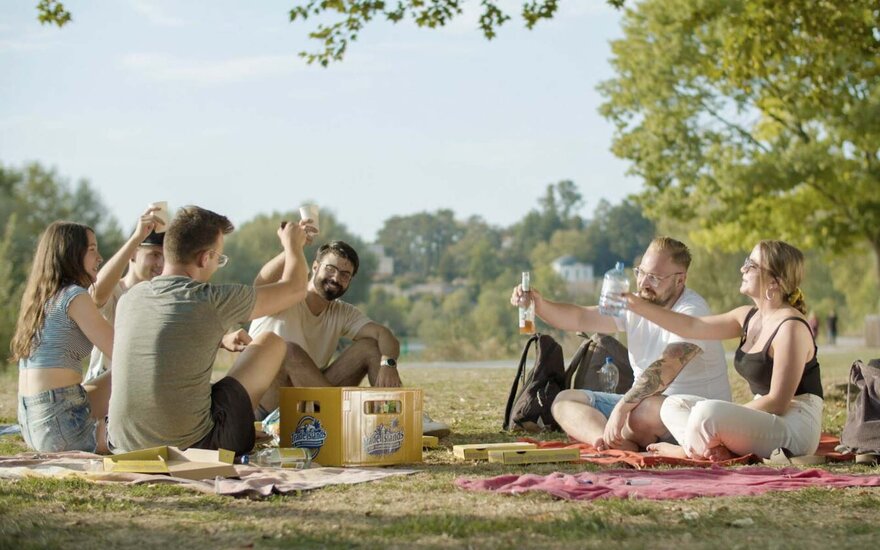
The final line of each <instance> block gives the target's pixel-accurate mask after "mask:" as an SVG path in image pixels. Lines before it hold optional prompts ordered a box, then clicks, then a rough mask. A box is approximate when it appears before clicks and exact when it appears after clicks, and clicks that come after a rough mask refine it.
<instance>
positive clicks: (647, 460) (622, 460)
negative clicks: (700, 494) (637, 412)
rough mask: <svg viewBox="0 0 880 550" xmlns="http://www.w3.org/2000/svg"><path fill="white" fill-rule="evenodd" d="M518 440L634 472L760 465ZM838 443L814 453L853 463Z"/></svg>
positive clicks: (826, 438)
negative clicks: (565, 450)
mask: <svg viewBox="0 0 880 550" xmlns="http://www.w3.org/2000/svg"><path fill="white" fill-rule="evenodd" d="M520 441H526V442H528V443H534V444H535V445H537V446H538V448H543V449H559V448H577V449H580V452H581V462H589V463H591V464H599V465H602V466H612V465H627V466H631V467H633V468H636V469H641V468H651V467H654V466H694V467H701V468H710V467H712V466H713V465H718V466H733V465H737V464H756V463H759V462H761V458H760V457H758V456H757V455H753V454H749V455H744V456H738V457H734V458H731V459H730V460H724V461H721V462H712V461H710V460H697V459H692V458H673V457H668V456H656V455H653V454H650V453H636V452H632V451H620V450H617V449H607V450H604V451H599V450H597V449H596V448H595V447H593V446H592V445H590V444H588V443H580V442H578V441H575V440H571V441H570V442H568V443H566V442H563V441H537V440H534V439H530V438H520ZM839 444H840V440H839V439H838V438H837V436H834V435H831V434H822V436H821V438H820V439H819V448H818V450H817V451H816V454H817V455H819V456H823V457H825V459H826V460H827V461H828V462H849V461H852V460H853V459H854V458H855V455H853V454H848V453H840V452H837V451H835V450H834V448H835V447H837V445H839Z"/></svg>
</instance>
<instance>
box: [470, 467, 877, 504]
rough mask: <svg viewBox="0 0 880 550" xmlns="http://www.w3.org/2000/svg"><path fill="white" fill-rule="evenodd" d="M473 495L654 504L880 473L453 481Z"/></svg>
mask: <svg viewBox="0 0 880 550" xmlns="http://www.w3.org/2000/svg"><path fill="white" fill-rule="evenodd" d="M455 484H456V485H457V486H458V487H460V488H462V489H466V490H469V491H494V492H499V493H510V494H519V493H524V492H526V491H542V492H545V493H550V494H551V495H553V496H555V497H558V498H562V499H567V500H594V499H597V498H615V497H616V498H644V499H650V500H670V499H688V498H696V497H726V496H746V495H760V494H763V493H766V492H769V491H794V490H797V489H803V488H805V487H880V475H870V476H862V475H851V474H834V473H831V472H826V471H824V470H816V469H810V470H799V469H798V468H782V469H779V470H777V469H775V468H767V467H763V466H749V467H745V468H740V469H735V470H734V469H727V468H721V467H719V466H712V467H711V468H687V469H677V470H663V471H658V470H652V471H647V470H605V471H602V472H584V473H580V474H574V475H571V474H563V473H559V472H556V473H552V474H550V475H546V476H542V475H535V474H525V475H503V476H498V477H493V478H488V479H464V478H459V479H456V480H455Z"/></svg>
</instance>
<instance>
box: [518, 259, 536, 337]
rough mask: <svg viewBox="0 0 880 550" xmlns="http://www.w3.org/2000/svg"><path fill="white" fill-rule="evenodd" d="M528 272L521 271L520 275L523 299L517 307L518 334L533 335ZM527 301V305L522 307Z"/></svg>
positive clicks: (533, 318)
mask: <svg viewBox="0 0 880 550" xmlns="http://www.w3.org/2000/svg"><path fill="white" fill-rule="evenodd" d="M529 279H530V276H529V272H528V271H523V274H522V290H523V297H522V299H521V300H520V306H519V333H520V334H534V333H535V302H533V301H532V295H531V293H530V292H529V289H530V287H529ZM526 301H528V305H525V306H524V305H522V304H523V303H525V302H526Z"/></svg>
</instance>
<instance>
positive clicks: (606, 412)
mask: <svg viewBox="0 0 880 550" xmlns="http://www.w3.org/2000/svg"><path fill="white" fill-rule="evenodd" d="M581 391H582V392H584V393H585V394H587V399H588V400H589V404H590V406H591V407H593V408H594V409H596V410H597V411H599V412H600V413H602V416H604V417H605V418H608V417H609V416H611V411H613V410H614V407H615V405H617V403H618V402H620V400H621V399H623V394H619V393H606V392H603V391H593V390H581Z"/></svg>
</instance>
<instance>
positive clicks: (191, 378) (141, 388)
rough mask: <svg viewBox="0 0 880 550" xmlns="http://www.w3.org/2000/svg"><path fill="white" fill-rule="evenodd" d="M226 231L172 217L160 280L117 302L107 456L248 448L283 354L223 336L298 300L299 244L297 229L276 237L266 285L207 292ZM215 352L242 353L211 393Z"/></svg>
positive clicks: (274, 343)
mask: <svg viewBox="0 0 880 550" xmlns="http://www.w3.org/2000/svg"><path fill="white" fill-rule="evenodd" d="M232 230H233V226H232V223H231V222H230V221H229V220H228V219H227V218H226V217H225V216H221V215H220V214H216V213H214V212H211V211H210V210H205V209H203V208H199V207H197V206H188V207H186V208H183V209H181V210H180V211H179V212H178V214H177V216H175V218H174V220H173V221H172V222H171V223H170V225H169V227H168V230H167V232H166V235H165V266H164V268H163V270H162V274H161V275H159V276H157V277H153V279H152V280H150V281H146V282H143V283H140V284H138V285H135V286H134V287H133V288H131V289H130V290H129V291H128V292H127V293H126V294H125V295H124V296H123V297H122V298H121V299H120V301H119V306H118V308H117V313H116V326H115V331H116V332H115V336H114V348H113V349H114V354H113V368H112V372H113V382H112V383H113V387H112V393H111V397H110V414H109V416H110V420H109V425H108V426H109V427H108V434H109V440H110V445H111V448H113V450H114V452H125V451H133V450H137V449H144V448H147V447H156V446H161V445H173V446H177V447H181V448H189V447H197V448H203V449H218V448H222V449H228V450H232V451H235V453H236V454H237V455H242V454H246V453H248V452H250V451H251V449H252V448H253V446H254V439H255V432H254V413H253V411H254V409H255V408H256V407H257V405H258V404H259V402H260V399H261V398H262V396H263V394H264V393H265V392H266V390H268V388H269V386H270V385H271V384H272V382H273V381H274V380H275V378H276V377H277V376H278V372H279V371H280V370H281V366H282V363H283V361H284V358H285V356H286V354H287V344H286V343H285V342H284V341H283V340H282V339H281V338H279V337H277V336H275V335H274V334H262V335H260V336H259V337H257V338H254V339H251V338H250V337H249V336H248V334H247V332H245V331H244V330H238V331H237V332H230V329H234V328H236V327H237V326H238V325H239V324H241V323H244V322H247V321H249V320H251V319H255V318H257V317H263V316H265V315H270V314H273V313H277V312H279V311H281V310H283V309H286V308H289V307H290V306H292V305H294V304H296V303H297V302H300V301H302V300H303V299H304V298H305V295H306V283H307V281H308V270H307V265H306V259H305V256H304V255H303V246H304V245H305V243H306V239H307V236H306V232H305V229H304V222H301V223H299V224H296V223H287V224H285V225H282V227H281V228H280V229H278V232H277V233H278V238H279V240H280V241H281V245H282V247H283V248H284V252H283V257H284V269H283V270H282V272H280V273H279V274H278V277H277V278H276V281H275V282H274V283H272V284H264V285H261V286H260V287H259V288H255V287H253V286H250V285H240V284H211V283H209V280H210V279H211V277H212V276H213V275H214V273H215V272H216V271H217V270H218V269H220V268H221V267H223V266H224V265H226V264H227V262H228V261H229V258H228V257H227V256H226V255H225V254H223V245H224V237H225V235H228V234H229V233H231V232H232ZM218 347H223V348H225V349H227V350H230V351H241V352H242V353H241V355H239V356H238V358H237V359H236V360H235V362H234V363H233V365H232V367H231V368H230V369H229V371H228V372H227V374H226V376H224V377H223V378H221V379H220V380H219V381H217V382H216V383H214V384H211V374H212V372H213V364H214V359H215V357H216V355H217V350H218Z"/></svg>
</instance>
